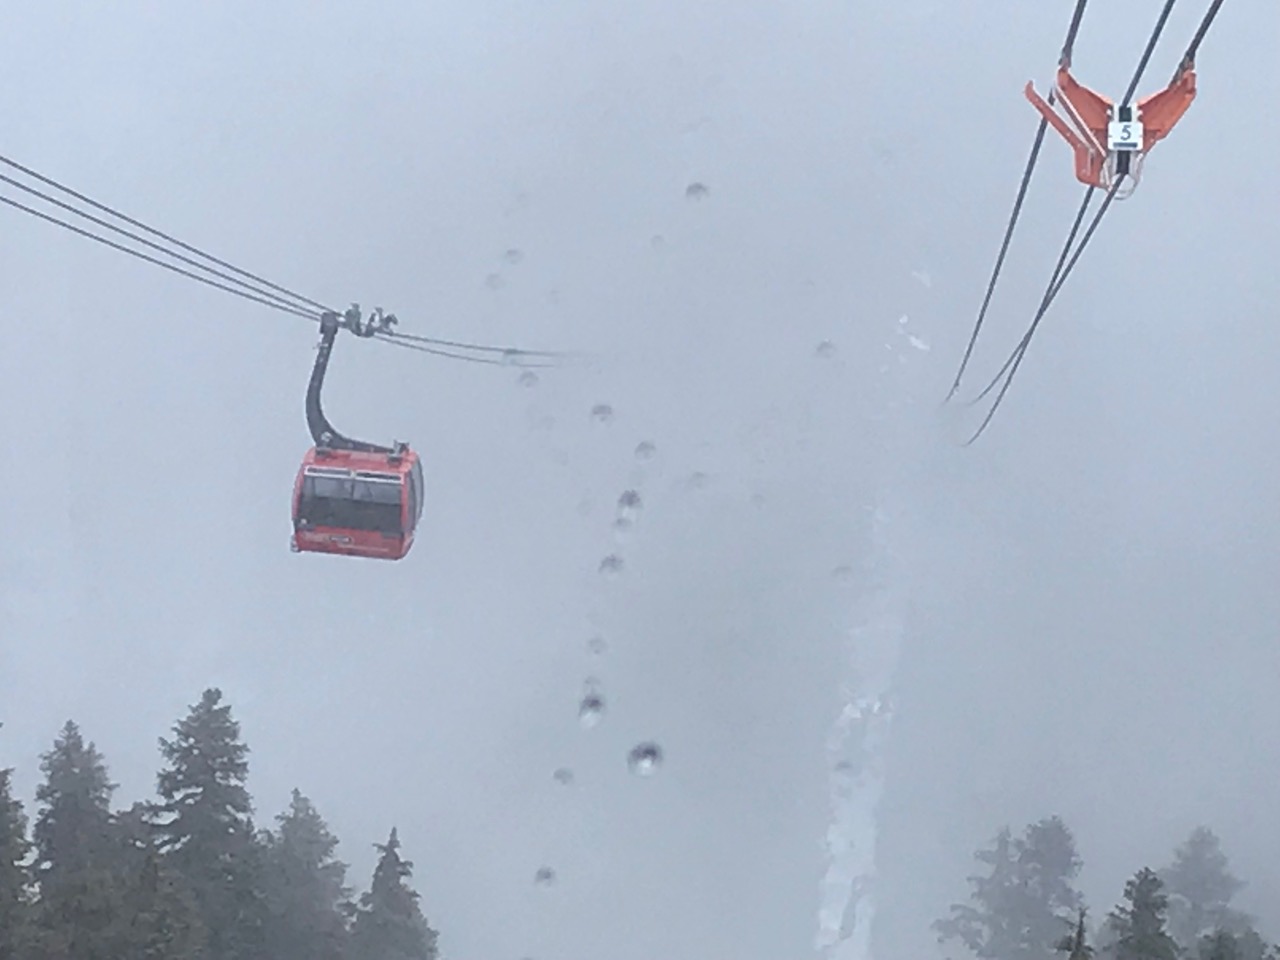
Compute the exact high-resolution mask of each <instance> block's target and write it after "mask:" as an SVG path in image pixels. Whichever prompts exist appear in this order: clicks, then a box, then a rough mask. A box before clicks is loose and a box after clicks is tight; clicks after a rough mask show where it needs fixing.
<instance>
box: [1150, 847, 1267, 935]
mask: <svg viewBox="0 0 1280 960" xmlns="http://www.w3.org/2000/svg"><path fill="white" fill-rule="evenodd" d="M1160 879H1161V880H1163V881H1164V884H1165V891H1166V893H1167V894H1168V896H1169V932H1170V934H1171V935H1172V936H1173V938H1174V939H1175V940H1177V941H1178V943H1179V944H1180V945H1181V946H1182V947H1183V948H1184V949H1187V950H1191V949H1193V948H1195V947H1196V946H1197V944H1198V943H1199V942H1200V940H1201V938H1202V937H1204V936H1206V935H1209V934H1212V933H1213V932H1214V931H1215V930H1218V929H1222V930H1228V931H1231V932H1234V933H1243V932H1244V931H1245V930H1247V929H1248V928H1249V927H1250V925H1251V923H1252V920H1251V918H1250V917H1248V916H1246V915H1245V914H1243V913H1240V912H1238V911H1235V910H1232V909H1231V907H1230V902H1231V898H1232V897H1234V896H1235V895H1236V894H1237V893H1239V892H1240V890H1241V889H1242V888H1243V887H1244V884H1243V883H1241V882H1240V881H1239V880H1237V879H1236V878H1235V877H1234V876H1232V875H1231V871H1230V869H1229V868H1228V865H1227V857H1226V855H1225V854H1224V853H1223V852H1222V847H1221V844H1220V843H1219V841H1218V837H1217V836H1216V835H1215V834H1214V832H1213V831H1212V830H1210V829H1209V828H1208V827H1203V826H1202V827H1197V828H1196V829H1195V830H1193V831H1192V832H1191V835H1190V836H1189V837H1188V838H1187V841H1186V843H1184V844H1182V845H1181V846H1180V847H1178V848H1177V850H1176V851H1175V852H1174V859H1173V863H1172V864H1170V865H1169V866H1168V867H1166V868H1165V869H1164V870H1162V871H1160Z"/></svg>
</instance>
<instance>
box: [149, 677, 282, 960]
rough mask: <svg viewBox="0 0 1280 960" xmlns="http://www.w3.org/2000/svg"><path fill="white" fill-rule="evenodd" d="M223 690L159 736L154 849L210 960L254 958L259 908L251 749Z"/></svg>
mask: <svg viewBox="0 0 1280 960" xmlns="http://www.w3.org/2000/svg"><path fill="white" fill-rule="evenodd" d="M221 700H222V692H221V691H220V690H218V689H216V688H211V689H208V690H205V691H204V694H203V695H202V696H201V698H200V702H199V703H198V704H196V705H194V706H193V707H192V708H191V711H190V713H189V714H188V715H187V716H186V718H184V719H183V720H180V721H179V722H178V723H177V724H176V725H175V727H174V738H173V739H172V740H166V739H163V738H161V740H160V750H161V753H162V755H163V756H164V759H165V760H166V762H167V764H168V766H167V767H166V768H165V769H164V770H162V771H161V772H160V774H159V776H158V778H157V782H158V792H159V794H160V797H161V799H162V801H163V802H162V803H160V804H159V805H158V807H157V815H158V821H157V824H156V828H157V832H158V836H159V838H160V849H161V850H162V851H163V852H165V853H166V855H167V857H168V860H169V862H170V863H171V864H172V865H173V866H174V868H175V869H176V870H177V872H178V873H179V875H181V876H182V877H183V878H184V879H185V880H186V882H187V884H188V885H189V888H190V890H191V893H192V895H193V896H194V898H195V903H196V905H197V908H198V910H199V914H200V918H201V920H202V921H203V924H204V927H205V929H206V930H207V931H208V942H207V953H208V957H209V960H259V958H260V957H261V956H262V954H263V936H264V929H263V927H264V922H265V905H264V903H263V900H262V890H261V886H262V882H261V872H262V868H263V864H262V859H261V853H262V851H261V848H260V846H259V844H258V842H257V836H256V832H255V830H254V826H253V821H252V813H253V806H252V803H251V801H250V797H249V791H248V789H247V788H246V787H245V782H246V780H247V779H248V773H249V766H248V762H247V760H246V757H247V756H248V753H249V748H248V747H247V746H246V745H245V744H244V743H242V742H241V740H240V725H239V724H238V723H236V721H235V720H234V719H232V716H231V708H230V706H229V705H226V704H223V703H221Z"/></svg>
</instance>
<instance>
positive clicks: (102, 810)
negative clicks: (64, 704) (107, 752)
mask: <svg viewBox="0 0 1280 960" xmlns="http://www.w3.org/2000/svg"><path fill="white" fill-rule="evenodd" d="M40 768H41V770H42V771H43V772H44V774H45V781H44V783H42V784H41V785H40V786H39V787H38V788H37V790H36V801H37V803H38V804H40V807H41V808H40V811H39V813H38V814H37V816H36V821H35V828H34V831H33V839H34V842H35V850H36V859H35V865H34V873H35V880H36V883H37V885H38V889H39V899H38V901H37V904H36V909H35V910H34V921H35V922H34V925H33V931H32V934H33V940H34V942H35V947H36V954H35V955H36V956H38V957H44V956H47V957H56V958H58V960H117V958H118V957H119V953H118V950H117V946H118V944H117V943H116V941H115V939H114V927H113V923H114V921H115V919H116V918H117V917H118V916H119V915H120V913H121V903H120V899H119V896H118V891H117V889H116V885H115V883H114V878H113V876H112V868H113V854H114V853H115V850H114V849H113V843H112V840H113V834H112V828H113V824H112V817H111V808H110V803H111V794H112V791H113V790H114V789H115V784H113V783H111V782H110V781H109V780H108V779H107V768H106V765H105V764H104V763H103V759H102V755H101V754H99V753H98V751H97V749H96V748H95V747H94V745H93V744H92V743H88V744H86V743H85V742H84V738H83V737H82V736H81V734H80V729H79V727H77V726H76V724H75V723H73V722H71V721H67V723H66V725H65V726H64V727H63V728H62V732H61V734H60V735H59V736H58V738H57V739H56V740H55V741H54V745H53V749H52V750H50V751H49V752H48V753H46V754H44V755H43V757H42V758H41V763H40Z"/></svg>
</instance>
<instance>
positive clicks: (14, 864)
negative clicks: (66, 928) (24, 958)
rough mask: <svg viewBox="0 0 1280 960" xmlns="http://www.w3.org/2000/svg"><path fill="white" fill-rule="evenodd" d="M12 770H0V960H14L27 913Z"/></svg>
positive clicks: (21, 817)
mask: <svg viewBox="0 0 1280 960" xmlns="http://www.w3.org/2000/svg"><path fill="white" fill-rule="evenodd" d="M12 776H13V771H12V770H8V769H6V770H0V960H18V957H19V956H20V955H21V953H22V951H23V949H24V947H25V937H26V931H27V924H28V919H29V916H28V912H29V910H30V893H29V891H30V876H29V875H28V872H27V865H26V861H27V853H28V849H29V844H28V842H27V818H26V815H25V814H24V813H23V811H22V804H21V803H20V802H18V801H17V800H16V799H14V796H13V788H12V784H11V778H12Z"/></svg>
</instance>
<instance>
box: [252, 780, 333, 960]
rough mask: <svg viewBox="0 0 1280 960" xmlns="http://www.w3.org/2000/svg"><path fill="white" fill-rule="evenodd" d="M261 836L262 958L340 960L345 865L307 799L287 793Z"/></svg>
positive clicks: (297, 794)
mask: <svg viewBox="0 0 1280 960" xmlns="http://www.w3.org/2000/svg"><path fill="white" fill-rule="evenodd" d="M276 822H277V825H278V832H277V833H276V834H274V835H269V836H268V838H267V904H268V909H269V914H270V919H269V920H268V925H267V931H268V933H267V944H268V954H269V956H271V957H272V958H273V960H342V958H343V957H345V956H346V947H347V937H348V924H349V923H350V919H351V915H352V913H354V906H353V905H352V903H351V891H350V890H349V889H348V888H347V887H346V885H345V881H346V874H347V865H346V864H345V863H342V862H341V861H339V860H336V859H335V858H334V851H335V849H336V848H337V846H338V841H337V839H336V838H335V837H334V836H333V835H332V834H331V833H330V832H329V828H328V826H327V825H326V824H325V822H324V820H323V819H322V818H321V817H320V814H319V813H318V812H317V811H316V808H315V807H314V806H313V805H312V803H311V801H310V800H308V799H307V798H306V797H304V796H303V795H302V794H301V793H300V792H299V791H298V790H296V789H295V790H294V791H293V797H292V800H291V801H290V804H289V811H288V812H287V813H283V814H281V815H280V816H278V817H277V818H276Z"/></svg>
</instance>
